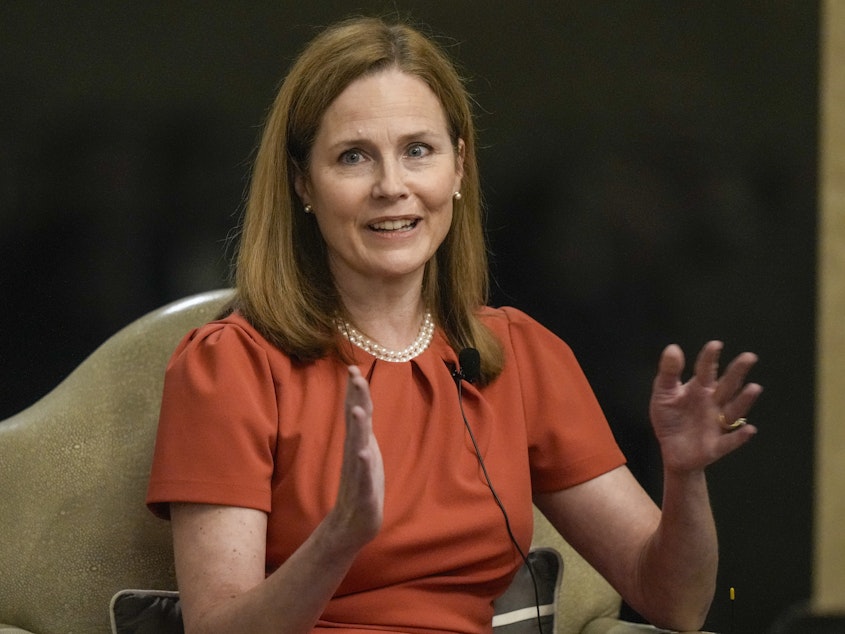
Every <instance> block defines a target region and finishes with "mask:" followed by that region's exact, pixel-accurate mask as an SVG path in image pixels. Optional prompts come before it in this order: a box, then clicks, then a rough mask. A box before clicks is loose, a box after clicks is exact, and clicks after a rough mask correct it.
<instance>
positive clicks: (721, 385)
mask: <svg viewBox="0 0 845 634" xmlns="http://www.w3.org/2000/svg"><path fill="white" fill-rule="evenodd" d="M755 363H757V355H756V354H754V353H753V352H743V353H742V354H741V355H739V356H737V357H736V358H735V359H734V360H733V361H731V362H730V364H729V365H728V367H727V368H726V369H725V372H724V373H723V374H722V378H721V379H719V382H718V385H717V386H716V391H715V392H714V393H713V398H714V399H715V401H716V402H717V403H727V402H728V401H730V400H731V399H732V398H733V397H734V395H735V394H736V393H737V392H739V390H740V389H741V388H742V384H743V383H745V379H746V377H747V376H748V373H749V372H750V371H751V368H752V367H754V364H755Z"/></svg>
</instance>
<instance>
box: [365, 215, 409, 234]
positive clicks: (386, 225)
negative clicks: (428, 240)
mask: <svg viewBox="0 0 845 634" xmlns="http://www.w3.org/2000/svg"><path fill="white" fill-rule="evenodd" d="M418 222H419V218H407V219H402V220H382V221H380V222H374V223H373V224H371V225H369V227H370V229H372V230H373V231H380V232H391V231H410V230H411V229H413V228H414V227H416V226H417V223H418Z"/></svg>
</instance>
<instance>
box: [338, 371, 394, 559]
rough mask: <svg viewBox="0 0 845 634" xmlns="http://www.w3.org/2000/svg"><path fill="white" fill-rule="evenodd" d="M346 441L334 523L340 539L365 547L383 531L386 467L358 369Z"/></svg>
mask: <svg viewBox="0 0 845 634" xmlns="http://www.w3.org/2000/svg"><path fill="white" fill-rule="evenodd" d="M344 413H345V418H346V441H345V443H344V447H343V465H342V467H341V472H340V487H339V490H338V495H337V502H336V504H335V507H334V509H333V510H332V512H331V514H330V521H331V522H332V525H333V527H334V528H335V530H337V531H338V532H339V533H338V538H340V539H342V540H344V541H346V540H349V541H348V544H349V546H350V547H358V548H361V547H363V546H364V545H365V544H366V543H367V542H369V541H370V540H372V539H373V538H374V537H375V536H376V535H377V534H378V532H379V530H380V529H381V523H382V518H383V514H384V465H383V464H382V458H381V450H380V449H379V446H378V442H377V441H376V437H375V434H374V433H373V403H372V400H371V399H370V387H369V385H368V384H367V380H366V379H365V378H364V377H363V376H362V375H361V371H360V370H359V369H358V367H356V366H349V379H348V381H347V384H346V404H345V408H344Z"/></svg>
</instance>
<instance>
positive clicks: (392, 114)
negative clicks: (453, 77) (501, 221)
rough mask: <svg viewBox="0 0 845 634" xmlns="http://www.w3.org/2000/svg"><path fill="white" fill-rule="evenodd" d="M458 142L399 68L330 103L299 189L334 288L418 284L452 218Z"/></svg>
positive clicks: (420, 87)
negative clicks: (311, 216)
mask: <svg viewBox="0 0 845 634" xmlns="http://www.w3.org/2000/svg"><path fill="white" fill-rule="evenodd" d="M463 147H464V146H463V141H459V144H458V149H457V152H456V150H455V147H454V146H453V144H452V141H451V139H450V137H449V132H448V127H447V124H446V117H445V114H444V111H443V107H442V106H441V104H440V101H439V100H438V98H437V97H436V96H435V94H434V93H433V92H432V91H431V89H430V88H429V87H428V85H427V84H426V83H425V82H423V81H422V80H421V79H419V78H418V77H415V76H413V75H409V74H406V73H403V72H401V71H399V70H397V69H390V70H385V71H382V72H379V73H376V74H374V75H368V76H365V77H362V78H360V79H358V80H356V81H354V82H353V83H351V84H350V85H349V86H348V87H347V88H346V89H345V90H344V91H343V92H342V93H341V94H340V95H339V96H338V97H337V99H335V100H334V101H333V102H332V104H331V105H330V106H329V107H328V109H327V110H326V112H325V114H324V115H323V119H322V121H321V124H320V127H319V129H318V131H317V136H316V138H315V141H314V146H313V148H312V150H311V158H310V163H309V173H308V175H307V176H303V175H300V176H299V177H298V178H297V180H296V191H297V193H298V195H299V196H300V198H301V199H302V201H303V202H304V203H306V204H309V205H311V207H312V209H313V213H314V215H315V217H316V220H317V223H318V225H319V228H320V232H321V233H322V235H323V239H324V240H325V241H326V245H327V246H328V254H329V266H330V268H331V271H332V274H333V275H334V278H335V282H336V283H337V284H338V286H339V287H340V288H341V289H344V288H356V287H357V288H362V286H361V285H362V284H363V285H367V284H371V283H372V282H393V281H396V280H399V279H410V280H415V281H416V280H417V278H418V281H419V282H420V283H421V279H422V274H423V270H424V266H425V264H426V262H428V260H429V259H430V258H431V257H432V256H433V255H434V253H435V251H436V250H437V248H438V247H439V246H440V243H441V242H442V241H443V239H444V238H445V237H446V234H447V233H448V231H449V227H450V225H451V222H452V201H453V198H452V196H453V194H454V192H456V191H459V190H460V185H461V176H462V174H463ZM363 288H366V286H363Z"/></svg>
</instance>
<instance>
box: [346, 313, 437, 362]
mask: <svg viewBox="0 0 845 634" xmlns="http://www.w3.org/2000/svg"><path fill="white" fill-rule="evenodd" d="M337 329H338V330H339V331H340V334H342V335H343V336H344V337H346V338H347V339H348V340H349V342H350V343H351V344H353V345H356V346H358V347H359V348H361V350H363V351H364V352H367V353H369V354H371V355H373V356H374V357H375V358H376V359H381V360H382V361H390V362H392V363H403V362H404V361H410V360H411V359H413V358H415V357H418V356H419V355H421V354H422V353H423V352H425V350H426V348H428V345H429V344H430V343H431V339H432V337H433V336H434V320H433V319H432V318H431V313H430V312H428V311H426V313H425V317H423V322H422V326H420V334H418V335H417V338H416V339H414V341H413V343H412V344H411V345H409V346H408V347H407V348H405V349H404V350H390V349H389V348H385V347H384V346H383V345H381V344H380V343H376V342H375V341H373V340H372V339H370V338H369V337H368V336H367V335H365V334H364V333H362V332H361V331H360V330H358V329H357V328H356V327H355V326H353V325H352V324H350V323H349V322H348V321H346V320H345V319H341V318H340V317H338V318H337Z"/></svg>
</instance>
